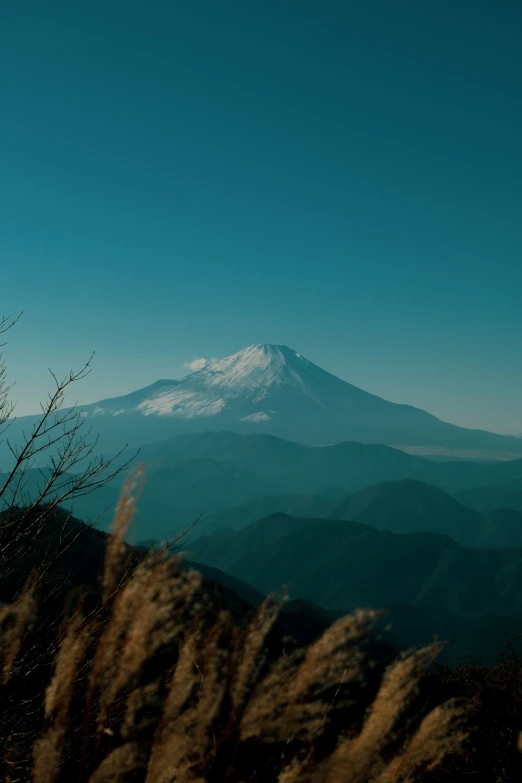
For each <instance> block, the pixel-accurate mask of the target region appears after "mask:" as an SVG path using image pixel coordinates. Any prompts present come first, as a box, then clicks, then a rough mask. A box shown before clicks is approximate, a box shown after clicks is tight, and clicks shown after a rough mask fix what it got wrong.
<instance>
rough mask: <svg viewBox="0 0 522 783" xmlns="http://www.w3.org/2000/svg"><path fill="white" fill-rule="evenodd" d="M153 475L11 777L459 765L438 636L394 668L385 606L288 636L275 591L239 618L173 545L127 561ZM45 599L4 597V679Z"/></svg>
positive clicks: (44, 781) (68, 624)
mask: <svg viewBox="0 0 522 783" xmlns="http://www.w3.org/2000/svg"><path fill="white" fill-rule="evenodd" d="M141 479H142V476H141V474H140V473H138V474H136V475H134V476H133V477H132V478H131V479H130V481H129V483H127V485H126V487H125V490H124V493H123V496H122V500H121V502H120V505H119V506H118V510H117V515H116V520H115V525H114V533H115V535H114V537H113V538H112V539H111V542H110V543H109V545H108V549H107V556H106V557H107V559H106V568H105V573H104V583H103V586H102V589H101V591H100V592H101V600H100V602H99V605H98V606H97V607H96V609H95V610H94V611H91V612H90V613H84V612H83V610H82V607H81V604H80V605H79V606H78V607H77V608H76V609H75V611H74V612H73V613H72V616H71V617H69V618H68V619H66V620H65V621H64V623H63V624H62V627H61V629H60V635H59V639H58V641H57V652H56V655H55V657H54V663H53V667H52V675H51V676H50V679H49V684H48V687H47V690H46V694H45V703H44V704H43V705H42V710H41V713H42V714H41V728H40V730H39V732H38V736H36V737H33V741H32V760H31V761H29V760H27V761H26V763H25V767H24V766H20V764H18V766H16V765H14V766H13V768H12V769H13V771H12V772H10V771H9V768H8V766H6V762H7V761H8V759H4V767H3V768H4V770H8V771H6V772H5V773H4V777H3V779H4V780H11V781H12V783H14V781H15V780H33V781H34V783H62V782H63V783H71V782H72V781H74V782H75V783H76V781H78V783H109V782H111V783H116V782H117V781H118V782H121V783H124V781H125V782H126V781H133V782H140V783H174V782H175V781H176V782H179V783H181V781H183V783H185V782H187V781H193V782H194V783H195V782H196V781H198V782H201V783H203V782H206V783H218V782H219V783H242V782H244V783H246V781H257V782H258V783H259V782H261V781H263V783H265V782H266V783H319V781H326V782H328V783H395V782H396V781H397V782H398V781H403V783H413V781H415V782H417V781H419V782H420V781H423V780H426V781H428V780H429V781H430V782H431V781H435V780H448V779H450V780H457V779H460V778H457V777H455V775H456V770H458V768H459V763H460V764H461V765H462V764H463V763H464V761H463V759H464V757H463V755H462V754H463V751H464V749H466V747H467V744H466V738H467V729H466V723H467V721H468V720H469V718H470V710H469V705H468V703H467V702H466V700H463V699H461V700H455V699H445V700H443V701H442V703H436V700H435V701H434V700H433V698H431V697H430V698H427V696H426V692H425V690H423V682H424V678H425V675H426V672H427V670H428V669H429V667H430V664H431V662H432V661H433V659H434V657H435V655H436V653H437V647H436V646H430V647H428V648H426V649H424V650H420V651H413V652H409V653H406V654H404V655H402V656H401V657H400V658H399V659H398V660H396V661H395V662H394V663H393V664H392V665H391V666H389V667H388V668H387V669H386V670H385V671H383V669H384V665H383V664H382V663H379V661H378V660H377V661H376V660H374V658H373V657H372V649H373V647H372V645H373V646H375V645H374V643H373V641H372V636H371V632H370V626H371V624H372V621H373V620H374V618H375V615H376V613H375V612H372V611H360V612H356V613H354V614H352V615H349V616H347V617H345V618H343V619H341V620H339V621H338V622H337V623H335V624H334V625H333V626H332V627H331V628H330V629H329V630H327V631H326V632H325V633H324V635H323V636H322V637H321V638H320V639H318V640H317V641H316V642H315V643H313V644H312V645H311V646H309V647H308V648H304V649H298V648H297V649H296V648H295V647H291V648H289V649H288V650H284V649H281V648H280V646H278V645H279V642H278V641H277V638H276V637H277V629H275V624H276V621H277V616H278V605H277V603H276V602H275V601H274V600H272V599H269V600H267V601H266V602H265V603H264V604H263V605H262V606H261V607H259V608H258V610H257V611H256V612H254V613H253V616H251V617H250V618H248V619H247V621H244V622H238V620H237V619H235V618H234V617H233V616H232V614H231V612H230V611H229V610H228V608H227V606H226V605H225V604H224V603H223V602H222V601H221V599H218V598H217V597H216V595H213V594H211V593H210V592H209V591H208V590H207V589H206V588H205V587H204V586H203V584H202V577H201V576H200V575H199V574H197V573H195V572H191V571H187V570H182V569H180V568H179V565H178V563H177V561H176V560H175V559H173V558H167V557H166V556H164V557H162V556H158V555H157V554H155V555H149V556H147V557H146V558H145V559H144V560H142V561H141V562H140V563H138V564H137V565H135V566H134V567H133V569H132V570H130V571H127V572H126V568H127V565H126V561H125V557H126V554H125V545H124V538H125V532H126V529H127V525H128V523H129V522H130V519H131V516H132V509H133V507H134V502H133V498H134V497H135V495H134V494H133V493H134V491H135V489H136V488H137V487H139V485H140V482H141ZM220 601H221V602H220ZM34 610H35V602H34V596H33V593H32V592H31V589H30V588H28V589H27V590H26V592H24V594H23V595H22V597H21V598H20V600H19V602H18V604H16V605H15V606H13V607H11V608H9V609H7V608H4V609H3V610H2V612H3V615H2V618H4V617H7V615H8V613H9V612H10V613H11V615H10V616H12V617H13V618H15V622H14V624H13V625H12V627H11V628H10V629H8V630H7V631H5V630H4V634H3V637H2V647H3V654H4V658H3V673H4V678H8V677H9V676H10V675H11V673H12V671H13V667H14V668H16V658H17V655H18V653H19V650H20V639H21V637H22V635H23V634H24V633H25V631H26V629H27V627H28V625H29V623H30V621H31V618H32V616H33V613H34ZM24 741H25V742H27V738H24ZM466 752H467V750H466ZM18 755H19V756H20V754H18ZM22 756H23V754H22ZM437 775H439V777H437ZM448 776H449V777H448ZM474 779H478V778H474Z"/></svg>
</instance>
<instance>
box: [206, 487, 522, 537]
mask: <svg viewBox="0 0 522 783" xmlns="http://www.w3.org/2000/svg"><path fill="white" fill-rule="evenodd" d="M279 512H282V513H285V514H288V515H290V516H293V517H297V518H309V519H313V518H315V519H319V518H323V519H334V520H344V521H356V522H363V523H364V524H367V525H370V526H371V527H373V528H376V529H377V530H388V531H390V532H393V533H401V534H404V533H438V534H442V535H447V536H450V537H451V538H453V539H454V540H455V541H457V542H458V543H460V544H463V545H466V546H473V547H485V548H493V549H498V548H505V547H522V512H520V511H516V510H513V509H502V508H501V509H497V510H494V511H491V512H489V513H487V514H484V515H482V514H480V513H479V512H478V511H475V510H473V509H471V508H468V507H466V506H464V505H463V504H462V503H459V502H458V501H457V500H455V499H454V498H453V497H451V496H450V495H448V494H447V493H445V492H443V491H442V490H440V489H437V488H436V487H433V486H431V485H429V484H425V483H424V482H420V481H414V480H404V481H394V482H384V483H381V484H374V485H372V486H369V487H367V488H366V489H363V490H361V491H360V492H357V493H355V494H354V495H349V496H348V497H346V498H343V499H342V500H334V499H327V498H322V497H318V496H315V495H265V496H263V497H258V498H254V499H252V500H250V501H247V502H246V503H243V504H242V505H240V506H236V507H233V508H228V509H225V510H223V511H216V512H214V513H213V514H210V515H208V516H204V517H203V518H202V519H201V521H200V522H199V523H198V526H197V527H196V528H195V530H194V535H197V534H198V533H200V534H201V533H202V534H204V535H208V534H214V535H215V534H218V535H225V536H227V535H230V533H232V532H233V531H237V530H241V529H243V528H245V527H248V525H250V524H252V523H253V522H257V521H258V520H260V519H263V518H264V517H268V516H272V515H273V514H276V513H279Z"/></svg>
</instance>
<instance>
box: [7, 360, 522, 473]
mask: <svg viewBox="0 0 522 783" xmlns="http://www.w3.org/2000/svg"><path fill="white" fill-rule="evenodd" d="M82 410H83V413H84V415H85V417H86V418H87V419H88V422H89V424H90V425H91V426H92V428H93V433H94V434H100V435H101V445H102V447H103V449H104V451H105V452H108V451H113V450H117V449H118V448H120V447H121V446H123V445H124V444H125V443H129V444H130V445H133V446H139V445H142V444H145V443H152V442H154V441H158V440H160V439H161V438H166V437H169V436H173V435H177V434H184V433H202V432H204V431H208V430H213V431H222V430H230V431H233V432H237V433H241V434H250V433H262V434H272V435H277V436H278V437H281V438H285V439H288V440H293V441H297V442H299V443H305V444H310V445H327V444H333V443H340V442H342V441H346V440H351V441H357V442H360V443H378V444H387V445H392V446H396V447H399V448H404V449H406V450H408V449H409V450H411V449H413V450H415V451H416V453H422V452H423V451H426V452H427V453H435V454H437V453H443V454H449V455H451V453H452V452H454V451H457V452H458V453H459V454H460V455H462V454H466V453H469V455H470V456H487V455H488V454H491V455H499V454H502V455H503V456H517V455H518V456H521V457H522V443H521V441H520V439H519V438H515V437H511V436H506V435H497V434H494V433H490V432H486V431H482V430H470V429H465V428H462V427H457V426H455V425H453V424H448V423H446V422H443V421H441V420H440V419H438V418H436V417H435V416H432V415H430V414H429V413H426V412H425V411H423V410H420V409H418V408H414V407H412V406H411V405H398V404H395V403H392V402H388V401H386V400H383V399H381V398H380V397H377V396H375V395H373V394H369V393H368V392H365V391H362V390H361V389H359V388H357V387H355V386H352V385H351V384H349V383H347V382H345V381H342V380H340V379H339V378H337V377H336V376H335V375H332V374H330V373H328V372H326V371H325V370H322V369H321V368H320V367H318V366H317V365H315V364H313V363H312V362H310V361H308V360H307V359H305V358H304V357H303V356H301V355H300V354H299V353H297V352H296V351H294V350H292V349H290V348H288V347H287V346H284V345H251V346H249V347H247V348H245V349H243V350H242V351H239V352H238V353H236V354H234V355H233V356H229V357H227V358H225V359H220V360H213V361H211V362H209V363H208V364H207V365H206V366H205V367H203V368H202V369H200V370H198V371H196V372H193V373H191V374H190V375H188V376H187V377H185V378H183V379H182V380H165V379H164V380H159V381H156V382H155V383H154V384H152V385H151V386H147V387H146V388H144V389H140V390H138V391H134V392H132V393H131V394H127V395H125V396H122V397H117V398H112V399H106V400H101V401H100V402H97V403H94V404H91V405H85V406H83V407H82ZM37 418H38V417H22V418H21V419H19V420H17V421H16V422H15V423H14V425H13V427H12V428H11V432H10V437H11V439H12V440H13V439H16V436H18V437H20V433H21V431H22V429H24V428H25V430H26V431H27V430H28V429H29V427H30V426H31V424H32V423H33V422H34V421H36V420H37ZM441 450H442V452H441ZM1 456H2V454H1V452H0V457H1ZM1 467H2V465H1V464H0V468H1Z"/></svg>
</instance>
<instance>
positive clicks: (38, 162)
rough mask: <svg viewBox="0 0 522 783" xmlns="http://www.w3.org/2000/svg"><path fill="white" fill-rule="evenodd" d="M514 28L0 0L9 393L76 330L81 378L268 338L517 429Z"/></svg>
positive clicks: (341, 14)
mask: <svg viewBox="0 0 522 783" xmlns="http://www.w3.org/2000/svg"><path fill="white" fill-rule="evenodd" d="M521 30H522V7H520V6H517V5H516V4H514V3H513V4H510V3H506V4H502V6H501V7H499V6H498V5H493V4H492V3H489V2H476V3H473V4H471V3H467V2H463V1H462V2H461V1H460V0H455V1H454V2H449V0H443V2H439V3H437V4H431V5H428V4H421V3H416V2H414V1H413V0H397V2H395V3H393V4H390V3H388V2H386V0H369V2H366V3H355V2H348V3H339V2H332V1H329V0H325V2H322V3H317V2H311V0H305V2H303V3H300V4H299V13H298V14H297V13H296V11H295V7H293V4H290V3H281V2H276V1H275V0H268V2H265V3H251V4H248V5H247V4H244V3H240V2H239V0H234V1H232V0H230V1H227V2H223V3H214V2H210V0H201V2H198V3H195V4H185V5H182V4H173V3H167V2H159V1H158V0H153V2H151V3H149V4H147V6H146V8H145V6H143V5H142V4H138V3H135V2H126V3H123V2H122V1H121V0H105V2H103V3H102V2H101V0H93V2H91V3H89V4H88V5H84V6H82V7H79V6H75V5H71V4H69V3H65V2H64V0H56V2H52V3H51V4H41V3H38V2H36V0H29V1H28V2H27V3H24V4H23V5H20V4H11V7H4V8H2V10H1V12H0V68H1V70H2V74H3V78H2V84H1V85H0V95H1V97H2V105H3V106H4V109H5V110H4V112H3V120H2V124H1V126H0V142H1V149H2V153H3V154H2V162H3V165H2V178H1V180H0V237H1V239H0V264H1V268H2V291H3V294H4V296H3V297H2V307H1V308H0V312H4V313H6V314H7V313H11V314H16V313H17V312H19V311H20V310H24V316H23V318H22V319H21V321H20V322H19V323H18V324H17V326H16V328H15V329H14V330H13V331H12V332H11V333H10V334H9V335H8V344H7V346H6V347H5V349H3V350H4V353H5V356H6V360H7V364H8V370H9V379H10V381H16V382H17V383H16V386H15V387H14V389H13V394H12V396H13V397H14V399H17V400H18V406H17V414H18V415H24V414H28V413H34V412H36V411H37V410H38V407H39V402H40V400H42V399H44V398H45V397H46V394H47V391H48V390H49V388H50V380H49V376H48V374H47V368H48V367H51V368H52V369H53V370H55V371H56V372H57V373H58V374H59V375H60V374H63V373H65V372H67V371H68V370H69V369H70V368H71V367H74V368H78V367H79V366H80V365H81V364H82V362H83V361H84V360H85V359H86V358H87V357H88V356H89V355H90V353H91V352H92V350H96V356H95V361H94V365H93V372H92V374H91V375H90V376H89V377H88V378H87V379H86V380H85V381H83V382H82V384H81V387H78V388H77V389H75V395H77V396H78V399H79V401H80V402H81V403H88V402H94V401H97V400H100V399H103V398H106V397H109V396H116V395H120V394H124V393H127V392H131V391H133V390H135V389H138V388H140V387H144V386H147V385H148V384H150V383H152V382H154V381H155V380H157V379H158V378H179V377H181V376H183V375H184V374H186V373H187V372H188V371H189V365H190V364H191V363H192V362H195V361H196V362H198V361H201V359H202V358H203V359H209V358H213V357H223V356H226V355H229V354H232V353H235V352H237V351H239V350H240V349H242V348H244V347H245V346H246V345H249V344H252V343H273V344H286V345H288V346H290V347H291V348H293V349H295V350H296V351H298V352H299V353H301V354H302V355H303V356H305V357H306V358H307V359H309V360H310V361H312V362H314V363H315V364H317V365H319V366H320V367H322V368H323V369H325V370H327V371H329V372H331V373H333V374H335V375H337V376H338V377H340V378H342V379H343V380H346V381H349V382H350V383H351V384H354V385H355V386H358V387H360V388H362V389H365V390H367V391H369V392H372V393H373V394H376V395H378V396H380V397H383V398H385V399H388V400H390V401H392V402H400V403H408V404H410V405H414V406H416V407H419V408H423V409H424V410H427V411H429V412H430V413H432V414H434V415H436V416H438V417H440V418H442V419H444V420H445V421H449V422H452V423H455V424H459V425H461V426H465V427H477V428H483V429H488V430H491V431H495V432H501V433H510V434H516V433H520V432H522V406H521V404H520V396H521V395H520V390H521V386H522V362H520V335H521V334H522V308H521V307H520V292H521V291H522V264H521V263H520V259H521V258H522V235H521V233H520V228H519V221H520V214H522V195H521V193H522V192H521V188H520V182H522V156H521V155H520V149H519V138H520V136H521V135H522V101H520V73H522V52H521V47H520V45H519V42H520V32H521ZM195 366H197V365H195ZM71 401H72V402H74V401H75V400H71Z"/></svg>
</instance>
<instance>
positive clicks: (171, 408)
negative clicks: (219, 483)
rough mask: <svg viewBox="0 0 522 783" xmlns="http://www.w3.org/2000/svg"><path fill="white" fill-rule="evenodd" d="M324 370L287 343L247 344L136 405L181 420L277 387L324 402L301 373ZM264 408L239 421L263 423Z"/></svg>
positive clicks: (253, 399)
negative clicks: (240, 349) (246, 346)
mask: <svg viewBox="0 0 522 783" xmlns="http://www.w3.org/2000/svg"><path fill="white" fill-rule="evenodd" d="M310 369H312V372H313V370H314V369H315V370H316V372H318V373H322V372H323V371H322V370H320V369H319V367H316V366H315V365H313V364H312V363H311V362H309V361H307V360H306V359H304V358H303V357H302V356H300V355H299V354H297V353H296V352H295V351H292V350H291V349H290V348H287V347H286V346H280V345H250V346H249V347H248V348H245V349H243V350H242V351H239V352H238V353H236V354H234V355H233V356H227V357H226V358H225V359H214V360H213V361H211V362H209V364H207V365H206V366H205V367H204V368H203V369H201V370H197V371H196V372H194V373H191V375H189V376H188V377H187V378H185V379H183V380H182V381H181V382H180V384H179V385H178V386H177V387H176V388H174V389H168V390H159V391H158V392H157V393H155V394H154V395H153V396H152V397H150V398H149V399H146V400H144V401H143V402H141V403H140V404H139V405H138V410H140V411H141V412H142V413H144V414H145V415H150V414H154V413H157V414H172V415H174V416H181V417H185V418H194V417H196V416H213V415H215V414H217V413H220V412H221V411H222V410H223V409H224V408H226V407H227V405H228V404H229V403H231V402H233V401H235V400H237V399H238V398H242V399H243V401H251V402H252V403H253V404H258V403H260V402H262V401H263V400H264V399H265V398H266V397H267V396H268V394H269V393H270V392H271V391H272V390H274V389H277V388H278V387H281V386H286V387H289V388H291V389H294V390H296V391H297V392H300V393H301V394H303V395H305V396H306V397H308V398H309V399H310V400H312V401H313V402H314V403H316V404H317V405H319V406H322V405H323V403H322V402H321V401H320V400H319V399H317V396H316V395H315V393H314V391H313V387H312V385H311V384H310V383H307V382H306V380H305V378H304V377H303V371H305V372H306V371H308V372H309V371H310ZM269 418H270V417H269V416H268V414H267V413H265V412H264V411H256V412H254V413H252V414H250V415H248V416H245V417H242V419H241V420H242V421H246V420H248V421H267V420H268V419H269Z"/></svg>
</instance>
